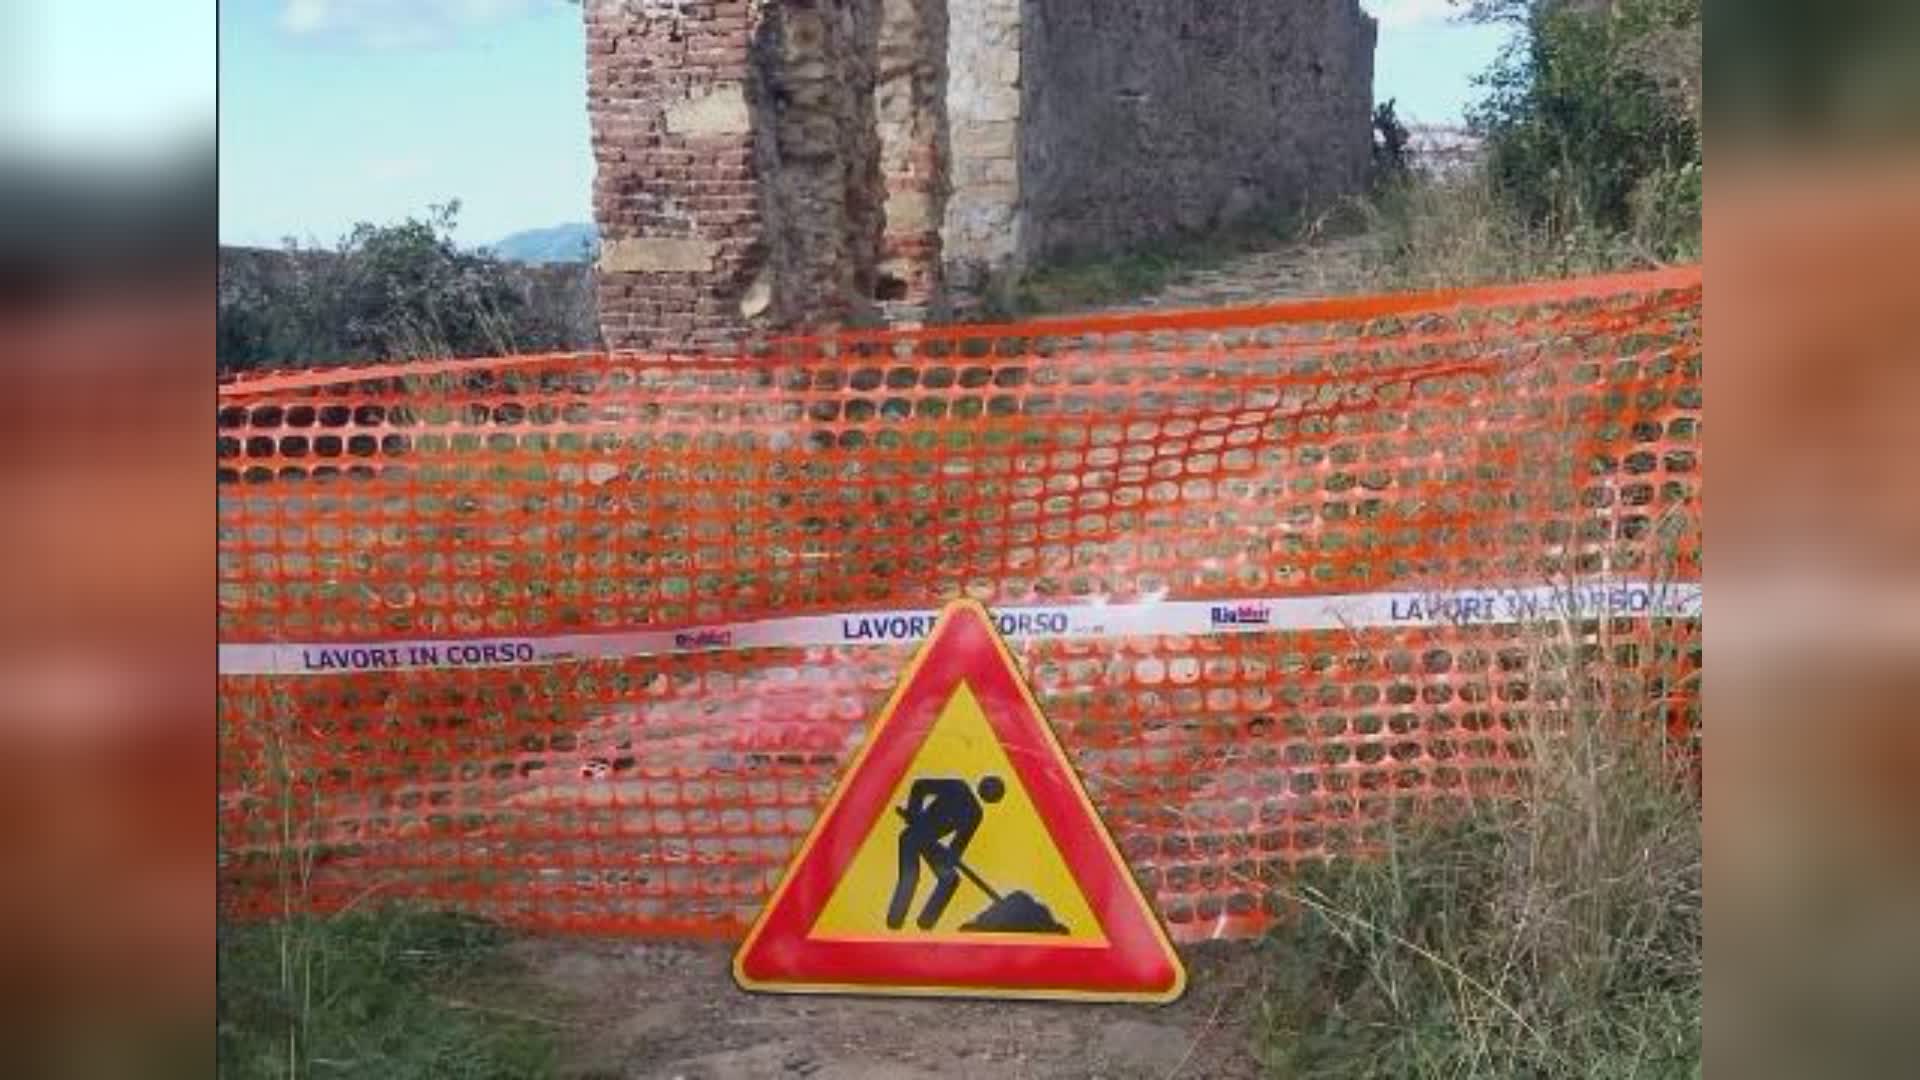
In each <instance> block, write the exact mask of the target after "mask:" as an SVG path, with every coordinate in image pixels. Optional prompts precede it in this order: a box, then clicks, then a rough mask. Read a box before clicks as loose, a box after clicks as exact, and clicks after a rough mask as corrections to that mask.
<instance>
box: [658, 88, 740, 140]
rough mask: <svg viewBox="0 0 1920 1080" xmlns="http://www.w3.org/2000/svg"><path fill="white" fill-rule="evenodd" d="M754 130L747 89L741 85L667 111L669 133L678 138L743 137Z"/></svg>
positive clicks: (700, 97)
mask: <svg viewBox="0 0 1920 1080" xmlns="http://www.w3.org/2000/svg"><path fill="white" fill-rule="evenodd" d="M752 127H753V124H752V121H751V120H750V119H749V117H748V115H747V94H746V88H745V87H743V86H741V85H740V84H739V83H731V84H727V85H724V86H719V87H715V88H714V89H712V90H709V91H708V92H707V93H705V94H702V95H700V96H699V97H696V98H694V99H692V100H690V101H684V102H681V103H680V104H678V105H675V106H672V107H671V108H669V109H668V110H667V130H668V131H669V132H672V133H673V134H675V135H742V134H745V133H746V132H748V131H750V130H752Z"/></svg>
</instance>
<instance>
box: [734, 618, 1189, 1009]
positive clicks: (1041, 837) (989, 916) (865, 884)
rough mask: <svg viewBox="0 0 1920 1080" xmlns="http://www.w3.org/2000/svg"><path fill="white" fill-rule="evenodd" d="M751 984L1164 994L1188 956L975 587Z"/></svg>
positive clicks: (862, 762) (789, 884) (943, 627)
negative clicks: (1146, 892)
mask: <svg viewBox="0 0 1920 1080" xmlns="http://www.w3.org/2000/svg"><path fill="white" fill-rule="evenodd" d="M733 968H734V977H735V979H736V980H737V981H738V982H739V983H740V985H741V986H742V987H744V988H746V989H749V990H770V991H782V992H792V993H834V992H841V993H863V994H920V995H931V994H950V995H961V996H971V997H1032V998H1064V999H1072V1000H1082V1001H1135V1002H1139V1001H1146V1002H1166V1001H1172V1000H1174V999H1175V998H1177V997H1179V996H1180V994H1181V992H1182V991H1183V990H1185V988H1186V971H1185V969H1184V968H1183V967H1182V966H1181V963H1180V958H1179V956H1178V954H1176V953H1175V952H1174V950H1173V946H1172V944H1171V943H1170V942H1169V941H1168V939H1167V934H1166V931H1165V929H1164V928H1163V927H1162V926H1161V925H1160V922H1159V920H1158V919H1156V918H1155V916H1154V914H1153V911H1152V908H1151V907H1150V906H1149V905H1148V904H1147V901H1146V898H1145V897H1144V896H1143V895H1142V894H1141V892H1140V888H1139V886H1138V885H1137V884H1136V883H1135V882H1134V880H1133V876H1132V874H1130V873H1129V872H1128V870H1127V867H1126V864H1125V862H1124V861H1123V860H1122V859H1121V857H1120V852H1119V849H1118V848H1116V847H1115V846H1114V843H1113V839H1112V837H1110V836H1109V835H1108V833H1107V830H1106V827H1105V826H1104V825H1103V824H1102V823H1101V821H1100V818H1099V815H1098V814H1096V813H1095V812H1094V809H1093V804H1092V803H1091V802H1089V801H1088V799H1087V795H1086V791H1085V789H1084V788H1083V787H1082V786H1081V784H1080V778H1079V777H1078V776H1077V775H1076V774H1075V773H1074V771H1073V767H1072V765H1070V764H1069V763H1068V761H1067V758H1066V755H1065V754H1064V753H1063V752H1062V750H1061V748H1060V743H1059V741H1058V740H1057V739H1056V738H1055V737H1054V734H1053V730H1052V728H1050V727H1049V726H1048V725H1047V722H1046V720H1045V719H1044V718H1043V717H1042V716H1041V714H1040V709H1039V706H1038V705H1037V704H1036V703H1035V702H1034V700H1033V694H1032V693H1031V692H1030V691H1029V690H1028V688H1027V685H1026V683H1025V681H1024V680H1022V679H1021V677H1020V674H1019V671H1018V669H1017V668H1016V667H1015V666H1014V662H1013V657H1012V656H1011V654H1009V653H1008V652H1007V648H1006V646H1005V645H1004V644H1003V643H1002V642H1001V640H1000V638H999V636H998V635H997V634H996V633H995V632H994V628H993V624H992V621H991V619H990V618H989V617H988V615H987V612H986V611H985V609H983V608H982V607H981V606H980V605H979V604H976V603H973V602H971V601H960V602H956V603H954V604H952V605H949V606H948V607H947V609H946V611H945V612H943V613H942V614H941V616H940V619H939V621H938V622H937V623H935V625H934V628H933V631H932V633H931V634H930V635H929V637H928V640H927V642H926V643H925V644H924V645H923V646H922V647H921V649H920V652H919V654H918V655H916V656H915V657H914V659H913V661H912V663H911V664H909V665H908V667H907V671H906V674H905V675H904V677H903V678H902V679H901V681H900V684H899V686H897V687H896V688H895V690H894V692H893V695H892V697H891V698H889V699H888V701H887V704H886V706H885V707H884V708H883V709H882V710H881V713H880V716H879V718H878V719H877V720H876V721H875V722H874V724H873V728H872V730H871V731H870V732H869V733H868V736H867V740H866V743H865V745H864V746H862V747H861V749H860V752H859V753H858V754H857V755H856V756H855V757H854V759H853V762H852V764H851V765H849V766H848V768H847V771H846V773H845V774H844V775H843V776H842V777H841V779H840V782H839V784H838V785H837V786H836V787H835V789H834V792H833V795H832V797H831V798H829V799H828V800H827V805H826V808H825V809H824V810H823V811H821V813H820V816H819V818H818V819H816V820H815V822H814V826H813V829H812V831H811V832H810V833H809V834H808V836H807V839H806V841H805V842H804V843H803V844H802V845H801V847H800V850H799V852H798V854H796V855H795V857H794V859H793V862H792V865H791V866H789V867H788V870H787V874H786V876H785V877H784V878H783V879H782V880H781V882H780V885H779V887H778V888H777V889H775V890H774V893H773V896H772V898H771V899H769V900H768V901H767V905H766V907H765V908H763V909H762V910H761V912H760V917H759V919H757V920H756V921H755V923H754V925H753V928H752V930H751V931H749V932H748V934H747V939H746V941H745V943H743V944H742V945H741V946H740V951H739V952H738V953H737V954H736V955H735V956H734V963H733Z"/></svg>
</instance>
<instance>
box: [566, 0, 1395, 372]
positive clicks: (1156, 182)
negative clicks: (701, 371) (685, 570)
mask: <svg viewBox="0 0 1920 1080" xmlns="http://www.w3.org/2000/svg"><path fill="white" fill-rule="evenodd" d="M583 6H584V8H585V10H586V20H587V43H588V50H589V78H588V88H589V89H588V95H589V109H590V112H591V114H592V120H593V141H594V154H595V158H596V161H597V163H598V173H597V176H596V179H595V183H594V201H595V215H596V217H597V218H598V220H599V225H600V233H601V239H602V249H601V250H602V254H601V262H600V270H601V277H600V280H601V285H600V311H601V315H602V320H601V321H602V330H603V334H604V337H605V338H606V341H607V343H608V345H609V346H611V347H614V348H640V347H657V346H671V347H703V346H708V345H713V344H718V343H722V342H726V341H731V340H735V339H737V338H739V337H741V336H743V335H747V334H755V333H759V332H764V331H774V330H785V329H792V328H797V327H808V328H818V329H825V328H830V327H833V326H838V325H846V324H849V323H864V322H868V321H873V320H878V319H882V318H885V319H888V320H892V321H902V320H905V321H914V320H918V319H922V318H925V317H928V316H929V315H935V316H937V315H938V314H939V312H940V309H941V308H942V306H943V298H944V297H945V296H946V295H947V294H948V293H949V292H957V293H959V294H961V295H963V296H965V295H972V296H976V297H977V296H978V295H979V294H980V292H981V291H982V290H983V289H984V288H985V287H986V286H987V284H988V283H989V281H990V280H992V279H993V278H994V277H995V275H998V276H999V277H1000V278H1001V279H1003V280H1004V279H1005V278H1008V277H1010V276H1011V275H1013V274H1016V273H1018V272H1019V271H1020V270H1021V269H1023V268H1024V266H1025V265H1026V264H1027V263H1028V262H1029V261H1030V260H1031V259H1033V258H1036V257H1038V258H1046V257H1052V256H1057V255H1063V254H1071V253H1081V252H1092V251H1102V250H1110V249H1114V248H1118V247H1123V246H1126V245H1129V244H1133V243H1137V242H1139V241H1142V240H1146V239H1149V238H1151V237H1154V236H1158V235H1160V234H1163V233H1167V232H1170V231H1174V230H1198V229H1205V228H1211V227H1215V226H1218V225H1221V224H1224V223H1227V222H1230V221H1232V220H1234V219H1235V218H1237V217H1240V216H1242V215H1245V214H1249V213H1253V212H1256V211H1259V210H1262V209H1265V208H1275V207H1278V208H1287V207H1295V206H1299V205H1301V204H1303V203H1309V202H1317V201H1323V200H1325V199H1327V198H1330V197H1333V196H1336V195H1341V194H1346V193H1349V192H1352V191H1355V190H1358V189H1359V188H1360V186H1361V185H1362V184H1363V183H1364V182H1365V179H1366V172H1367V168H1368V164H1369V159H1370V150H1371V138H1372V136H1371V111H1372V105H1373V101H1372V96H1373V94H1372V91H1373V43H1374V23H1373V20H1372V19H1370V18H1368V17H1367V16H1366V15H1365V14H1364V13H1363V12H1362V11H1361V10H1360V7H1359V4H1358V2H1357V0H1191V2H1185V0H1183V2H1168V0H586V2H585V4H584V5H583Z"/></svg>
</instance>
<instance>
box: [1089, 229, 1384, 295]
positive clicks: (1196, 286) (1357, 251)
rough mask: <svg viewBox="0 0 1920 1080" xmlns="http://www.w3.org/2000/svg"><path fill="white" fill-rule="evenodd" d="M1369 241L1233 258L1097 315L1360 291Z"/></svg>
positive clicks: (1336, 241)
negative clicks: (1156, 291)
mask: <svg viewBox="0 0 1920 1080" xmlns="http://www.w3.org/2000/svg"><path fill="white" fill-rule="evenodd" d="M1373 242H1374V241H1373V239H1372V238H1371V237H1368V236H1364V235H1361V236H1342V237H1334V238H1330V239H1326V240H1321V241H1318V242H1316V243H1313V244H1296V245H1290V246H1287V247H1283V248H1276V249H1274V250H1271V251H1258V252H1253V253H1250V254H1246V255H1237V256H1234V257H1232V258H1230V259H1228V260H1227V261H1225V262H1223V263H1221V264H1220V265H1218V266H1214V267H1209V268H1207V269H1204V270H1192V271H1188V272H1186V273H1184V274H1181V275H1179V276H1177V277H1175V279H1174V280H1173V281H1172V282H1171V283H1170V284H1169V285H1168V286H1167V287H1166V288H1164V289H1162V290H1160V291H1159V292H1158V293H1155V294H1153V295H1150V296H1144V297H1141V298H1139V299H1135V300H1127V301H1123V302H1121V303H1117V304H1111V305H1104V306H1102V307H1099V308H1096V309H1094V310H1096V311H1106V312H1127V311H1188V310H1193V309H1197V308H1213V307H1243V306H1246V305H1250V304H1270V303H1275V302H1277V301H1282V300H1300V299H1307V298H1310V297H1316V296H1337V295H1340V294H1342V293H1353V292H1360V291H1364V290H1365V288H1366V285H1365V280H1366V273H1365V265H1366V261H1367V256H1368V254H1369V251H1370V248H1369V245H1370V244H1371V243H1373Z"/></svg>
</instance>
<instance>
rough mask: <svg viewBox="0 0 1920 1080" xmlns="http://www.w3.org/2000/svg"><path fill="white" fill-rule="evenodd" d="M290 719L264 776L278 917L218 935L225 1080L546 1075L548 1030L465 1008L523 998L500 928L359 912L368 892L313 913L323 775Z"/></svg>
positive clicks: (275, 738) (439, 917)
mask: <svg viewBox="0 0 1920 1080" xmlns="http://www.w3.org/2000/svg"><path fill="white" fill-rule="evenodd" d="M292 708H293V706H292V704H291V703H290V702H287V701H284V700H282V701H279V702H276V709H275V713H276V716H277V721H273V722H270V723H271V724H272V729H271V730H270V731H269V732H268V735H267V738H266V739H265V744H264V747H263V750H264V752H263V760H262V762H261V768H262V773H263V775H262V778H261V784H262V787H263V789H264V791H265V792H266V794H267V797H268V799H269V801H270V803H271V806H272V810H271V813H272V815H273V821H274V835H273V837H272V840H271V848H272V850H271V852H270V855H271V857H272V862H273V867H274V874H275V887H276V890H277V895H278V899H279V907H280V911H279V913H278V916H279V917H278V918H276V919H275V920H273V921H272V922H269V923H243V924H230V923H227V922H224V921H223V922H222V923H221V924H220V925H219V926H218V927H217V935H218V949H219V977H218V1007H219V1026H218V1028H217V1034H216V1045H217V1060H218V1063H219V1064H218V1068H219V1075H221V1076H222V1077H233V1078H246V1080H252V1078H261V1080H269V1078H270V1080H305V1078H308V1077H367V1078H370V1080H371V1078H385V1077H394V1078H413V1077H418V1078H421V1080H426V1078H437V1077H473V1078H476V1080H478V1078H483V1077H484V1078H492V1077H508V1076H511V1077H533V1076H542V1075H547V1073H548V1072H549V1071H550V1070H551V1065H552V1063H553V1060H554V1053H555V1048H554V1044H553V1041H552V1038H551V1032H550V1030H549V1028H550V1027H551V1026H552V1022H551V1021H545V1020H542V1019H541V1018H539V1017H537V1016H533V1015H530V1014H528V1013H525V1012H522V1011H520V1010H518V1009H510V1008H496V1007H490V1006H487V1005H484V1004H477V1003H475V1002H474V1001H472V1000H470V999H471V998H473V997H475V996H486V992H487V991H488V989H489V988H490V987H493V986H496V985H499V986H506V987H509V988H510V989H511V990H512V991H513V996H514V997H516V998H519V997H524V996H525V990H524V987H521V986H518V985H516V984H515V982H514V976H515V975H516V974H517V969H516V966H515V965H514V964H513V963H512V962H511V961H510V960H509V959H508V957H507V954H506V953H505V952H504V946H505V945H506V944H507V942H508V937H507V935H506V934H505V933H504V932H503V931H502V930H501V929H500V928H498V927H496V926H493V925H491V924H488V923H485V922H482V921H480V920H476V919H472V918H467V917H464V916H458V915H451V914H444V913H436V912H430V911H420V910H411V909H408V908H403V907H384V908H378V909H375V908H372V907H370V906H368V905H365V904H362V903H360V902H359V901H365V900H367V899H368V898H369V897H371V895H372V892H373V889H372V888H369V889H368V890H367V892H365V893H363V894H362V895H361V897H360V898H359V900H358V901H356V902H355V903H351V904H349V905H348V906H347V907H346V908H345V909H344V910H341V911H339V912H336V913H333V914H325V915H322V914H315V913H314V912H313V911H312V905H311V903H310V902H309V897H308V891H309V889H310V887H311V884H312V880H313V869H314V863H315V858H316V854H317V852H318V851H319V849H320V847H321V844H320V840H321V837H320V830H321V829H322V827H323V825H322V821H323V814H322V811H321V807H320V804H319V801H318V796H317V793H316V790H315V785H314V781H315V780H316V779H317V774H316V773H315V771H314V770H312V769H311V768H309V767H306V766H304V765H303V764H302V761H301V757H300V754H299V752H298V750H297V739H296V737H295V735H294V732H295V730H296V729H295V726H294V724H293V722H292V716H293V712H292ZM476 992H478V994H476ZM455 995H458V996H455Z"/></svg>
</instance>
